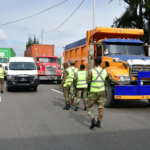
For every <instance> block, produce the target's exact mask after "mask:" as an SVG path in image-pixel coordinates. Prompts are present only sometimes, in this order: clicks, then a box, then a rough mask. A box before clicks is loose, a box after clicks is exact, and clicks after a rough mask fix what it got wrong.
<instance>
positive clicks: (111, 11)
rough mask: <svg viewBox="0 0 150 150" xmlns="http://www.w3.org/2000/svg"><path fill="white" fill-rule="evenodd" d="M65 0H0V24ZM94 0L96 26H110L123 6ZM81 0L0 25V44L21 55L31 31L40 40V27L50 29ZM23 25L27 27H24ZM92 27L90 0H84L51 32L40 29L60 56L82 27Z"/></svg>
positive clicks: (115, 0)
mask: <svg viewBox="0 0 150 150" xmlns="http://www.w3.org/2000/svg"><path fill="white" fill-rule="evenodd" d="M62 1H65V0H0V5H1V9H0V20H1V21H0V24H4V23H7V22H11V21H15V20H18V19H21V18H24V17H28V16H30V15H33V14H35V13H38V12H40V11H42V10H44V9H47V8H49V7H51V6H53V5H56V4H58V3H60V2H62ZM95 1H96V26H101V27H110V26H111V25H112V22H113V19H114V18H115V17H119V16H120V15H121V14H122V13H123V12H124V10H125V6H126V5H125V3H124V2H123V1H121V2H120V1H119V0H113V2H111V3H109V1H110V0H95ZM81 2H82V0H68V1H67V2H66V3H64V4H62V5H60V6H58V7H55V8H53V9H51V10H48V11H46V12H44V13H42V14H40V15H37V16H35V17H33V18H30V19H27V20H23V21H20V22H17V23H13V24H9V25H6V26H2V27H0V47H1V48H2V47H7V48H13V49H14V51H15V52H16V54H17V56H24V51H25V50H26V48H25V45H26V42H27V40H28V36H29V35H28V34H30V33H32V34H31V35H30V36H33V35H35V36H36V37H37V38H38V39H39V41H40V42H41V37H40V35H41V31H42V29H43V30H44V31H45V32H46V31H51V30H53V29H55V28H56V27H58V26H59V25H60V24H61V23H63V22H64V21H65V20H66V19H67V18H68V17H69V15H70V14H71V13H72V12H73V11H74V10H75V9H76V8H77V7H78V5H79V4H80V3H81ZM25 28H27V29H25ZM92 28H93V0H84V3H83V5H82V6H81V7H80V8H79V9H78V11H77V12H76V13H75V14H74V15H73V16H72V17H71V19H69V20H68V21H67V22H66V23H65V24H64V25H63V26H62V27H60V28H59V29H58V30H59V31H55V32H51V33H44V37H43V38H44V39H43V44H54V45H55V55H58V56H61V55H62V52H63V47H65V45H67V44H70V43H72V42H75V41H77V40H80V39H82V38H85V36H86V31H87V30H91V29H92Z"/></svg>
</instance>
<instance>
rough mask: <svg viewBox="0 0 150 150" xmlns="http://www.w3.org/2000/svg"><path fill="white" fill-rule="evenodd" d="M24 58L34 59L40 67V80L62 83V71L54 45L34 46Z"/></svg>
mask: <svg viewBox="0 0 150 150" xmlns="http://www.w3.org/2000/svg"><path fill="white" fill-rule="evenodd" d="M24 56H25V57H33V58H34V60H35V62H36V64H37V66H39V67H40V70H38V75H39V80H48V81H57V83H58V84H60V83H61V80H62V78H61V77H62V71H61V70H59V68H58V67H59V64H58V57H57V56H54V45H44V44H33V45H32V46H30V47H29V48H28V49H27V50H26V51H25V52H24Z"/></svg>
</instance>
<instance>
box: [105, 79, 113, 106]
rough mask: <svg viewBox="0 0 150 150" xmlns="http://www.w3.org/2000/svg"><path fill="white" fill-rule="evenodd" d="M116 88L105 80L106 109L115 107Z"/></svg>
mask: <svg viewBox="0 0 150 150" xmlns="http://www.w3.org/2000/svg"><path fill="white" fill-rule="evenodd" d="M114 101H115V100H114V86H113V85H111V84H110V82H109V81H108V80H107V79H106V80H105V102H104V107H106V108H111V107H113V106H114Z"/></svg>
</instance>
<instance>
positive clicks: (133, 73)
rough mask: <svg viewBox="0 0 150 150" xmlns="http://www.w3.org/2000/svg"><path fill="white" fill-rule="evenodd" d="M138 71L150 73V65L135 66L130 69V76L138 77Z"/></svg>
mask: <svg viewBox="0 0 150 150" xmlns="http://www.w3.org/2000/svg"><path fill="white" fill-rule="evenodd" d="M138 71H150V65H133V66H132V67H131V68H130V75H131V76H132V77H137V76H138Z"/></svg>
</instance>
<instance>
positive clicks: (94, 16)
mask: <svg viewBox="0 0 150 150" xmlns="http://www.w3.org/2000/svg"><path fill="white" fill-rule="evenodd" d="M93 29H95V0H93Z"/></svg>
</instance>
